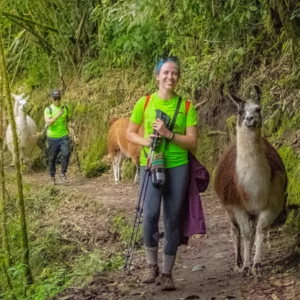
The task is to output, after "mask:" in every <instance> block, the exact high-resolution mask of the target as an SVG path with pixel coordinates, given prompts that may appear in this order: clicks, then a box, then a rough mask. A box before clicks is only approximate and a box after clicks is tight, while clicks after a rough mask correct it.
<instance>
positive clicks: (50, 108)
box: [48, 106, 52, 116]
mask: <svg viewBox="0 0 300 300" xmlns="http://www.w3.org/2000/svg"><path fill="white" fill-rule="evenodd" d="M48 109H49V112H50V115H51V116H52V107H51V106H49V107H48Z"/></svg>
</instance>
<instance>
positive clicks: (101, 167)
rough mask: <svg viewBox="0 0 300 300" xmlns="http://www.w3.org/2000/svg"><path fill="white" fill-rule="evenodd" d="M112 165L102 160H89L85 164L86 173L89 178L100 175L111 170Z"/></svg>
mask: <svg viewBox="0 0 300 300" xmlns="http://www.w3.org/2000/svg"><path fill="white" fill-rule="evenodd" d="M109 168H110V166H109V165H108V164H106V163H105V162H102V161H95V162H93V161H92V162H87V163H86V164H85V165H84V170H83V171H84V175H85V176H86V177H87V178H94V177H98V176H100V175H101V174H103V173H105V172H106V171H107V170H109Z"/></svg>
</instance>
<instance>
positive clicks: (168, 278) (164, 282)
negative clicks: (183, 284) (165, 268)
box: [158, 273, 176, 291]
mask: <svg viewBox="0 0 300 300" xmlns="http://www.w3.org/2000/svg"><path fill="white" fill-rule="evenodd" d="M158 282H159V283H160V284H161V290H162V291H174V290H175V289H176V288H175V285H174V281H173V278H172V274H165V273H161V275H160V277H159V279H158Z"/></svg>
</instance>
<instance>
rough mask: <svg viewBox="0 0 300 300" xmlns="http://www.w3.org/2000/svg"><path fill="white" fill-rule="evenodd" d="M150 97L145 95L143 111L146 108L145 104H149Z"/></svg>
mask: <svg viewBox="0 0 300 300" xmlns="http://www.w3.org/2000/svg"><path fill="white" fill-rule="evenodd" d="M150 98H151V95H147V97H146V101H145V104H144V112H145V110H146V108H147V106H148V104H149V100H150Z"/></svg>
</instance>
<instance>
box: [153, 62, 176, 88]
mask: <svg viewBox="0 0 300 300" xmlns="http://www.w3.org/2000/svg"><path fill="white" fill-rule="evenodd" d="M156 80H157V81H158V87H159V89H160V90H165V91H170V92H172V91H174V89H175V87H176V85H177V83H178V81H179V68H178V65H177V64H176V63H175V62H172V61H168V62H166V63H164V64H163V65H162V66H161V68H160V70H159V73H158V74H157V75H156Z"/></svg>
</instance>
